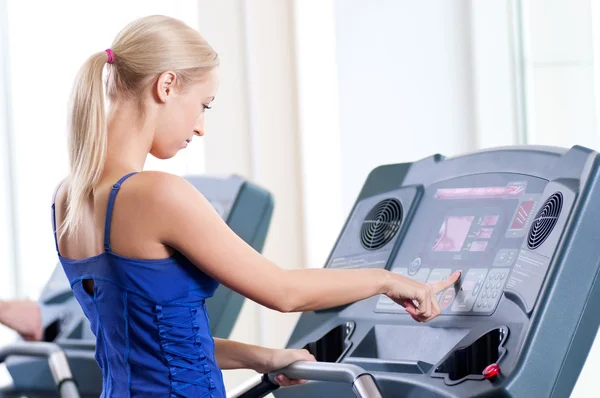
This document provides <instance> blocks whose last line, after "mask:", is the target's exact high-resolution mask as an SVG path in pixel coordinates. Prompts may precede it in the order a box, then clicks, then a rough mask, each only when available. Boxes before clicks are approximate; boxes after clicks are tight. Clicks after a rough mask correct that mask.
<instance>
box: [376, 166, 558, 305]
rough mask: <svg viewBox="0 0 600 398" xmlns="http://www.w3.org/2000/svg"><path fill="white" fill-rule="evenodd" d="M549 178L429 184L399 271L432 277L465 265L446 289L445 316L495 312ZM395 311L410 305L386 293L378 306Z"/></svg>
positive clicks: (428, 279) (396, 268) (398, 261)
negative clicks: (396, 302)
mask: <svg viewBox="0 0 600 398" xmlns="http://www.w3.org/2000/svg"><path fill="white" fill-rule="evenodd" d="M515 177H516V178H515ZM546 183H547V181H545V180H541V179H538V178H533V177H529V176H515V175H511V174H494V175H485V176H484V175H480V176H475V175H471V176H466V177H460V178H457V179H454V180H449V181H443V182H440V183H437V184H435V185H432V186H430V187H428V188H426V190H425V195H424V198H423V200H422V201H421V203H420V204H419V207H418V210H417V212H416V213H415V216H414V219H413V220H412V221H411V226H410V229H411V233H410V234H407V236H406V238H405V240H404V241H403V242H402V245H401V246H400V248H399V250H398V252H397V254H396V257H395V258H394V260H393V262H392V265H391V268H390V269H391V271H392V272H396V273H398V274H401V275H404V276H407V277H409V278H412V279H415V280H418V281H420V282H424V283H431V282H437V281H441V280H445V279H447V278H448V277H449V276H450V275H451V274H452V273H453V272H454V271H456V270H460V271H461V272H462V277H461V281H460V282H459V285H457V286H456V287H454V288H451V289H448V290H447V291H445V292H442V293H440V294H439V295H438V301H439V303H440V308H441V309H442V314H465V315H467V314H468V315H491V314H492V313H493V312H494V310H495V309H496V306H497V304H498V302H499V300H500V297H501V295H502V293H503V291H504V288H505V286H506V283H507V281H508V280H509V279H510V272H511V270H512V268H513V267H514V266H515V264H516V263H518V261H517V259H518V257H519V255H520V251H521V245H522V243H523V240H524V239H525V236H526V235H527V232H528V231H529V227H530V225H531V223H532V221H533V217H534V216H535V213H536V211H537V206H538V201H539V199H540V196H541V193H542V192H543V189H544V187H545V185H546ZM517 265H518V264H517ZM388 309H389V310H391V311H392V312H394V311H396V310H398V311H401V310H402V309H398V308H397V306H394V305H393V303H390V302H389V300H387V299H386V298H385V297H382V298H381V300H380V302H379V303H378V305H377V309H376V310H377V311H381V312H388Z"/></svg>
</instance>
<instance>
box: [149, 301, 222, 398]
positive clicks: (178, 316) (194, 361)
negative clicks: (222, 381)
mask: <svg viewBox="0 0 600 398" xmlns="http://www.w3.org/2000/svg"><path fill="white" fill-rule="evenodd" d="M198 307H200V308H204V300H201V301H199V302H196V303H180V302H172V303H169V304H163V305H156V307H155V311H156V319H157V323H158V335H159V340H160V345H161V348H162V351H163V354H164V356H165V359H166V361H167V366H168V367H169V371H170V373H171V382H172V388H173V389H172V396H174V397H183V398H191V397H202V398H209V397H211V398H212V397H213V394H212V392H213V391H214V389H215V383H214V382H213V380H212V377H211V370H210V368H209V367H208V366H207V357H206V354H205V352H204V350H203V347H202V341H201V339H200V334H199V332H200V330H201V327H200V326H199V324H198V321H197V317H198ZM194 387H201V388H202V390H203V391H206V390H208V391H207V392H206V393H204V394H202V395H198V393H197V392H196V391H195V388H194Z"/></svg>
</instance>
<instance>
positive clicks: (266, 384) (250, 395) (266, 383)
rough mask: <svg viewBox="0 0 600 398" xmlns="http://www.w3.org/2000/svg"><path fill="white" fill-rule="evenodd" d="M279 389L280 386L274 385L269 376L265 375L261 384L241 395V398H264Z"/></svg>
mask: <svg viewBox="0 0 600 398" xmlns="http://www.w3.org/2000/svg"><path fill="white" fill-rule="evenodd" d="M278 388H279V384H275V383H273V382H272V381H271V380H270V379H269V375H263V376H262V378H261V381H260V384H257V385H256V386H254V387H252V388H251V389H249V390H248V391H246V392H244V393H243V394H241V395H239V398H263V397H265V396H267V395H269V394H270V393H272V392H273V391H275V390H277V389H278Z"/></svg>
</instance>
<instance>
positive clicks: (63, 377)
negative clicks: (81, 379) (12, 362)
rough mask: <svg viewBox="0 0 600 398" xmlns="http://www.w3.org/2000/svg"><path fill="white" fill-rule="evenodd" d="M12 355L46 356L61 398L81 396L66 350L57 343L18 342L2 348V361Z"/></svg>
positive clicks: (0, 360)
mask: <svg viewBox="0 0 600 398" xmlns="http://www.w3.org/2000/svg"><path fill="white" fill-rule="evenodd" d="M10 356H25V357H45V358H48V366H49V367H50V372H51V373H52V377H53V378H54V382H55V383H56V385H57V388H58V390H59V393H60V397H61V398H79V391H78V389H77V386H76V385H75V381H74V380H73V375H72V374H71V368H70V367H69V362H68V361H67V356H66V355H65V353H64V351H63V350H62V349H61V348H60V347H59V346H58V345H56V344H53V343H45V342H31V343H25V342H18V343H14V344H10V345H8V346H6V347H2V348H0V363H2V362H4V361H5V360H6V358H8V357H10Z"/></svg>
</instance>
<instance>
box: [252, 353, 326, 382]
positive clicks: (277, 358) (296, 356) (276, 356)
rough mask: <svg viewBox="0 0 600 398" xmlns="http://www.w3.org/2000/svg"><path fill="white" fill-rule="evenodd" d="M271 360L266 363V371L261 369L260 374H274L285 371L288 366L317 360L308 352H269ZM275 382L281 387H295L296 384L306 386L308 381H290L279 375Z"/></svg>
mask: <svg viewBox="0 0 600 398" xmlns="http://www.w3.org/2000/svg"><path fill="white" fill-rule="evenodd" d="M269 351H270V353H269V359H268V360H267V362H266V367H265V369H261V370H260V371H259V373H272V372H274V371H276V370H279V369H283V368H285V367H286V366H288V365H291V364H292V363H294V362H298V361H311V362H315V361H316V359H315V357H314V356H312V354H310V353H309V352H308V351H307V350H289V349H288V350H269ZM275 381H276V382H277V384H279V385H280V386H283V387H285V386H293V385H296V384H304V383H306V380H296V379H289V378H288V377H286V376H285V375H282V374H280V375H277V377H275Z"/></svg>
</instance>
